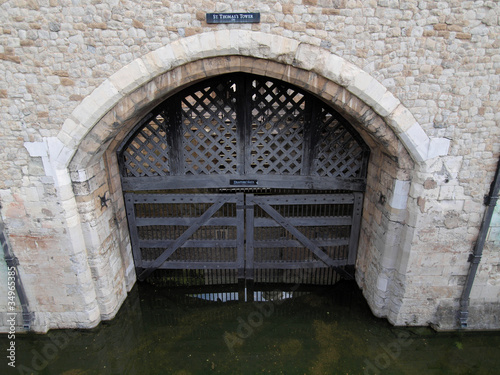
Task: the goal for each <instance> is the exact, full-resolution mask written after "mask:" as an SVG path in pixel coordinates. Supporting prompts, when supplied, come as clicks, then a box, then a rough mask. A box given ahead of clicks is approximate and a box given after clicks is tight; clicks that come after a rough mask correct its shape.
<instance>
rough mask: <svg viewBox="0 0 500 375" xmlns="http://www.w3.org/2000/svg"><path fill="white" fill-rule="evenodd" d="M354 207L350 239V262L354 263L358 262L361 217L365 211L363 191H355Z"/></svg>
mask: <svg viewBox="0 0 500 375" xmlns="http://www.w3.org/2000/svg"><path fill="white" fill-rule="evenodd" d="M354 199H355V202H354V209H353V218H352V225H351V238H350V240H349V258H348V259H349V263H348V264H350V265H354V264H355V263H356V256H357V250H358V244H359V234H360V231H361V217H362V211H363V193H354Z"/></svg>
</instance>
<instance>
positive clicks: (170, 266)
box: [143, 261, 238, 270]
mask: <svg viewBox="0 0 500 375" xmlns="http://www.w3.org/2000/svg"><path fill="white" fill-rule="evenodd" d="M143 265H144V267H145V268H147V269H152V268H153V267H154V269H160V270H175V269H180V270H183V269H187V270H190V269H198V270H203V269H205V270H215V269H225V270H228V269H237V268H238V263H237V262H196V261H185V262H182V261H166V262H163V263H162V264H161V265H159V266H158V267H156V266H155V265H154V261H144V262H143Z"/></svg>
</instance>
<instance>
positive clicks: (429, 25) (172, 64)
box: [0, 0, 500, 332]
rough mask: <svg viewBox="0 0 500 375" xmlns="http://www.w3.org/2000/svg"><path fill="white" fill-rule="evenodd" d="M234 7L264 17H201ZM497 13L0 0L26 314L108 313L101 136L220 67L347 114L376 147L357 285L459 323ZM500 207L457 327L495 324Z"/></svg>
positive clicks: (109, 262)
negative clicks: (292, 87) (239, 20)
mask: <svg viewBox="0 0 500 375" xmlns="http://www.w3.org/2000/svg"><path fill="white" fill-rule="evenodd" d="M233 11H234V12H236V11H238V12H239V11H244V12H260V13H261V23H260V24H252V25H249V24H246V25H245V24H243V25H208V24H206V23H205V21H204V19H205V13H206V12H233ZM499 17H500V6H499V4H498V2H494V1H451V0H450V1H442V2H434V1H391V0H388V1H387V0H384V1H382V0H380V1H364V2H361V1H349V0H330V1H326V0H302V1H301V0H296V1H280V2H279V3H278V2H271V1H259V2H254V1H247V2H245V3H241V4H240V3H238V2H236V3H235V2H229V1H228V2H222V1H221V2H211V1H205V2H202V3H201V4H200V2H195V1H188V0H185V1H178V2H169V1H157V2H154V1H142V2H140V4H139V3H136V2H127V1H106V2H102V3H101V2H83V1H82V2H81V3H75V2H70V1H57V0H50V1H49V0H47V1H40V0H38V1H37V0H27V1H24V0H19V1H6V2H3V3H2V4H1V5H0V20H1V25H2V26H1V28H0V59H1V63H0V73H1V81H0V102H1V106H0V111H1V118H2V120H1V126H0V132H1V133H0V142H1V144H2V147H1V149H0V153H1V154H2V155H1V160H2V161H3V164H2V168H1V170H0V174H1V176H0V177H1V178H0V199H1V205H2V207H1V215H2V219H3V222H4V224H5V227H6V232H7V234H8V237H9V241H10V244H11V247H12V251H13V252H14V253H15V255H16V257H17V258H18V259H19V262H20V270H21V277H22V280H23V284H24V285H25V288H26V293H27V295H28V299H29V303H30V308H31V309H32V310H33V311H34V314H35V319H34V322H33V325H32V328H33V329H34V330H36V331H42V332H43V331H46V330H48V329H52V328H62V327H92V326H94V325H96V324H98V323H99V321H100V320H101V319H110V318H112V317H113V316H114V315H115V314H116V312H117V311H118V309H119V308H120V305H121V303H122V302H123V300H124V299H125V298H126V294H127V290H129V289H130V288H131V287H132V286H133V284H134V282H135V274H134V267H133V261H132V258H131V254H130V245H129V238H128V230H127V225H126V219H125V212H124V207H123V197H122V192H121V185H120V177H119V173H118V170H117V162H116V157H115V150H116V148H117V147H118V145H119V144H120V142H121V140H122V139H123V138H124V137H125V136H126V134H127V133H128V131H130V129H131V128H132V127H133V126H134V124H135V123H136V122H137V121H138V120H139V119H140V118H141V117H142V116H143V115H144V114H145V113H147V111H148V110H150V109H151V108H152V107H153V106H154V105H155V104H156V103H158V102H159V101H161V100H163V99H165V98H166V97H168V95H169V94H171V93H173V92H175V90H178V88H179V87H181V86H185V85H188V84H190V83H192V82H195V81H197V80H200V79H203V78H207V77H211V76H215V75H217V74H221V73H225V72H230V71H244V72H252V73H255V74H261V75H266V76H270V77H273V78H279V79H282V80H284V81H287V82H290V83H293V84H296V85H298V86H301V87H303V88H305V89H307V90H309V91H311V92H312V93H314V94H315V95H317V96H319V97H322V98H323V99H324V100H326V101H327V102H329V103H330V104H331V105H332V106H333V107H334V108H336V109H337V110H339V111H340V112H341V113H342V114H344V116H345V117H346V118H348V119H349V120H350V121H351V122H352V124H353V125H354V126H355V127H356V128H357V130H358V131H359V132H360V134H361V135H362V136H363V138H364V139H365V141H366V142H367V143H368V144H369V145H370V147H371V148H372V157H371V160H370V167H369V171H368V190H367V193H366V195H365V204H364V211H363V212H364V213H363V225H362V234H361V238H360V246H359V251H358V260H357V282H358V284H359V285H360V287H361V288H362V289H363V292H364V294H365V296H366V298H367V300H368V302H369V304H370V306H371V308H372V310H373V312H374V313H375V314H377V315H378V316H383V317H387V318H388V319H389V320H390V321H391V322H392V323H394V324H400V325H401V324H417V325H427V324H433V325H434V326H436V327H438V328H440V329H448V328H455V327H457V319H456V313H457V311H458V299H459V298H460V295H461V292H462V289H463V283H464V281H465V277H466V274H467V271H468V267H469V263H467V258H468V254H469V253H470V251H471V249H472V247H473V245H474V242H475V239H476V238H477V234H478V231H479V225H480V222H481V219H482V215H483V213H484V210H485V208H484V205H483V196H484V195H485V194H487V193H488V191H489V185H490V183H491V181H492V179H493V174H494V171H495V168H496V164H497V162H498V159H499V155H500V142H499V139H500V137H499V133H500V127H499V119H500V114H499V111H498V109H499V104H498V100H499V73H500V53H499V51H500V44H499V43H500V42H499V40H500V38H499V35H500V26H499ZM105 192H107V194H108V197H109V198H110V202H109V203H108V206H109V207H107V208H101V206H100V199H99V198H98V197H99V196H102V195H103V194H104V193H105ZM498 210H499V208H498V207H497V211H496V216H495V217H494V220H493V225H492V227H491V229H490V233H489V237H488V241H487V244H486V248H485V252H484V254H483V258H482V260H481V264H480V268H479V273H478V275H477V277H476V280H475V284H474V288H473V291H472V295H471V308H470V322H469V327H470V328H498V327H499V310H500V273H499V266H500V256H499V244H500V237H499V229H498V228H499V227H500V224H499V219H498V215H499V214H498ZM2 269H3V268H2ZM0 277H4V272H3V271H2V275H0ZM4 278H5V277H4ZM0 285H4V283H2V282H0ZM4 295H5V294H4ZM5 310H6V302H5V303H4V302H0V311H5ZM2 326H3V327H6V323H5V320H3V321H2Z"/></svg>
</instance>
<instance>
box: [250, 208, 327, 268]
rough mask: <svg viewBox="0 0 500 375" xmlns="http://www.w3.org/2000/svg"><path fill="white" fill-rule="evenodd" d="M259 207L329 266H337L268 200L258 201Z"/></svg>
mask: <svg viewBox="0 0 500 375" xmlns="http://www.w3.org/2000/svg"><path fill="white" fill-rule="evenodd" d="M258 205H259V207H261V208H262V209H263V210H264V211H266V212H267V213H268V214H269V215H270V216H271V217H272V218H273V219H274V220H276V222H278V223H279V224H280V225H281V226H282V227H283V228H285V229H286V230H287V231H289V232H290V233H291V234H292V235H293V236H294V237H295V238H296V239H297V240H299V241H300V242H302V243H303V244H304V246H305V247H307V248H308V249H309V250H311V251H312V252H313V253H314V254H315V255H316V256H317V257H318V258H319V259H320V260H322V261H323V262H324V263H325V264H327V265H328V266H335V265H336V264H335V262H334V261H333V260H332V259H331V258H330V257H329V256H328V255H326V254H325V253H324V252H323V250H322V249H321V248H319V247H318V246H317V245H316V244H315V243H314V242H313V241H311V240H310V239H309V238H307V237H306V236H305V235H304V234H302V233H301V232H300V231H299V230H297V229H296V228H295V227H294V226H293V225H292V224H290V222H289V221H288V219H286V218H284V217H283V216H281V215H280V214H279V213H278V212H277V211H276V210H275V209H274V208H272V207H271V206H270V205H269V204H267V203H266V202H260V203H258Z"/></svg>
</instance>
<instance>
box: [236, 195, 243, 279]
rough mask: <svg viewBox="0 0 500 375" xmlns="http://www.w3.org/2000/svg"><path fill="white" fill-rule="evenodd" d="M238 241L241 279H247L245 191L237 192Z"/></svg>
mask: <svg viewBox="0 0 500 375" xmlns="http://www.w3.org/2000/svg"><path fill="white" fill-rule="evenodd" d="M236 243H237V245H236V246H237V249H238V250H237V255H236V258H237V259H236V262H237V267H238V281H239V280H244V279H245V196H244V194H243V193H236Z"/></svg>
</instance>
